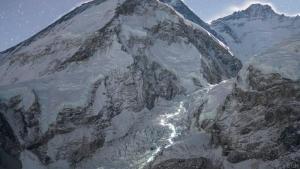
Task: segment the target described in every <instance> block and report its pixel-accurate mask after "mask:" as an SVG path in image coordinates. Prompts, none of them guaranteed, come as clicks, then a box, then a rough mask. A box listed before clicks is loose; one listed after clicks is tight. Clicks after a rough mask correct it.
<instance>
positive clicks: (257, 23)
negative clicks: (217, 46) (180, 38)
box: [211, 4, 300, 62]
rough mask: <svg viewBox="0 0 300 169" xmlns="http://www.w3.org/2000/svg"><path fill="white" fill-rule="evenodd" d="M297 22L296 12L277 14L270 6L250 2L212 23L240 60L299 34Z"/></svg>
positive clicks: (258, 53)
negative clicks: (293, 14) (292, 13)
mask: <svg viewBox="0 0 300 169" xmlns="http://www.w3.org/2000/svg"><path fill="white" fill-rule="evenodd" d="M299 26H300V17H299V16H296V17H289V16H284V15H279V14H277V13H275V12H274V11H273V9H272V8H271V7H270V6H268V5H260V4H253V5H251V6H249V7H248V8H247V9H245V10H242V11H238V12H235V13H233V14H232V15H229V16H226V17H224V18H220V19H217V20H215V21H213V22H212V24H211V27H212V28H213V29H214V30H215V31H217V32H218V33H219V34H220V35H221V36H222V37H224V39H225V41H226V43H227V44H228V46H229V47H230V48H231V50H232V51H233V53H234V54H235V55H237V57H238V58H240V59H241V60H242V61H243V62H247V61H249V60H250V59H251V58H252V57H254V56H255V57H257V56H259V55H260V54H261V53H263V52H265V51H266V50H268V49H269V48H271V47H274V46H275V45H277V44H279V43H282V42H284V41H285V42H286V41H288V40H289V39H290V38H292V37H294V36H298V37H299V35H300V30H299V29H298V28H299Z"/></svg>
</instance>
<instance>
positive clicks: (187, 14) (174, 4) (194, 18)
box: [160, 0, 224, 42]
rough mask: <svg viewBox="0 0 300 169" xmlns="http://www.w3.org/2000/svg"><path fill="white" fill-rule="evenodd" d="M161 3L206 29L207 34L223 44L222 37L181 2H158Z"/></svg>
mask: <svg viewBox="0 0 300 169" xmlns="http://www.w3.org/2000/svg"><path fill="white" fill-rule="evenodd" d="M160 1H161V2H164V3H167V4H168V5H170V6H172V7H173V8H174V9H175V10H176V11H177V12H179V13H180V14H181V15H183V17H184V18H186V19H188V20H190V21H192V22H194V23H196V24H198V25H200V26H201V27H203V28H204V29H206V30H207V31H208V32H209V33H211V34H212V35H214V36H215V37H216V38H218V39H220V40H221V41H222V42H224V39H223V37H222V36H220V35H219V34H218V33H217V32H216V31H214V30H213V29H211V28H210V25H208V24H207V23H206V22H204V21H203V20H201V19H200V18H199V17H198V16H197V15H196V14H195V13H194V12H193V11H192V10H191V9H190V8H189V7H188V6H186V5H185V3H184V2H182V0H160Z"/></svg>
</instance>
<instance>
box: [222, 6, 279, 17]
mask: <svg viewBox="0 0 300 169" xmlns="http://www.w3.org/2000/svg"><path fill="white" fill-rule="evenodd" d="M276 15H278V14H277V13H276V12H275V11H274V10H273V8H272V7H271V6H270V5H267V4H266V5H263V4H259V3H256V4H251V5H250V6H249V7H248V8H246V9H244V10H241V11H237V12H234V13H233V14H231V15H229V16H226V17H224V18H220V20H223V21H224V20H232V19H233V20H234V19H241V18H248V19H266V18H272V17H273V16H276ZM218 20H219V19H218ZM218 20H217V21H218Z"/></svg>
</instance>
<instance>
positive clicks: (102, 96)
mask: <svg viewBox="0 0 300 169" xmlns="http://www.w3.org/2000/svg"><path fill="white" fill-rule="evenodd" d="M1 55H2V56H1V62H0V79H1V82H0V86H1V87H0V115H1V116H0V117H1V121H0V122H1V123H0V124H1V125H2V126H4V128H5V130H3V131H2V132H1V140H0V141H1V144H0V145H1V151H3V152H4V154H5V155H6V156H9V159H11V160H15V161H16V160H19V162H20V163H21V165H22V168H24V169H27V168H28V169H29V168H30V169H31V168H41V169H43V168H48V169H55V168H66V169H68V168H78V169H80V168H85V169H88V168H122V169H125V168H143V167H147V166H149V165H150V164H151V163H152V162H153V161H154V159H155V158H156V156H158V154H159V153H162V152H163V151H164V149H167V148H168V147H170V146H172V145H173V139H174V137H175V136H174V132H175V135H177V134H176V132H177V130H175V129H174V125H173V124H172V123H171V121H172V118H173V114H172V113H171V112H175V115H176V113H183V114H185V113H184V112H186V101H187V100H186V98H185V96H187V95H190V94H191V93H193V92H194V91H195V90H202V89H203V88H207V87H209V86H210V84H216V83H219V82H221V81H222V80H225V79H228V78H231V77H234V76H236V75H237V72H238V71H239V69H240V68H241V63H240V61H239V60H237V59H236V58H235V57H233V56H232V55H231V54H230V52H229V51H228V49H227V48H226V47H225V46H224V45H223V44H222V43H220V42H219V41H218V40H216V39H215V38H214V37H212V36H211V35H210V34H209V33H208V32H207V31H206V30H205V29H204V28H202V27H200V26H198V25H196V24H194V23H192V22H188V21H186V20H185V19H184V18H182V17H181V16H179V15H178V14H177V13H176V12H175V11H174V9H172V8H170V7H169V6H167V5H165V4H164V3H161V2H159V1H157V0H109V1H108V0H107V1H105V0H95V1H92V2H89V3H86V4H83V5H82V6H80V7H78V8H77V9H75V10H74V11H72V12H71V13H69V14H67V15H65V16H63V17H62V18H61V19H60V20H58V21H57V22H55V23H54V24H52V25H50V26H49V27H47V28H46V29H44V30H43V31H41V32H40V33H38V34H37V35H35V36H33V37H32V38H30V39H28V40H26V41H25V42H22V43H20V44H19V45H17V46H15V47H13V48H11V49H8V50H6V51H4V52H2V53H1ZM175 115H174V116H175ZM183 126H186V125H185V124H184V125H183ZM2 138H3V139H2ZM11 147H14V148H11ZM2 154H3V153H2ZM1 159H3V158H2V156H1ZM188 163H190V162H188ZM192 163H194V162H192ZM196 163H199V161H197V160H196ZM11 168H16V169H17V168H20V165H16V166H11Z"/></svg>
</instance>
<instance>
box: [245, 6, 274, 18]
mask: <svg viewBox="0 0 300 169" xmlns="http://www.w3.org/2000/svg"><path fill="white" fill-rule="evenodd" d="M242 12H244V13H246V14H249V16H252V17H260V16H262V17H266V16H270V15H273V14H275V12H274V10H273V9H272V7H271V6H270V5H263V4H252V5H250V6H249V7H248V8H247V9H245V10H244V11H242Z"/></svg>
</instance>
